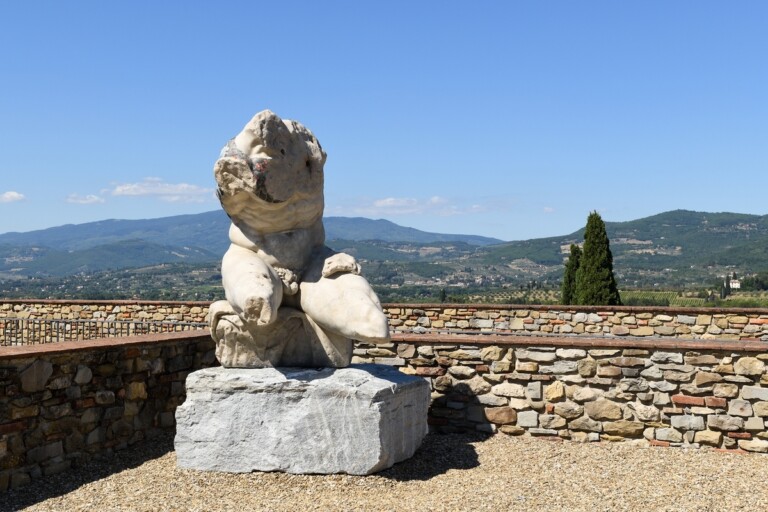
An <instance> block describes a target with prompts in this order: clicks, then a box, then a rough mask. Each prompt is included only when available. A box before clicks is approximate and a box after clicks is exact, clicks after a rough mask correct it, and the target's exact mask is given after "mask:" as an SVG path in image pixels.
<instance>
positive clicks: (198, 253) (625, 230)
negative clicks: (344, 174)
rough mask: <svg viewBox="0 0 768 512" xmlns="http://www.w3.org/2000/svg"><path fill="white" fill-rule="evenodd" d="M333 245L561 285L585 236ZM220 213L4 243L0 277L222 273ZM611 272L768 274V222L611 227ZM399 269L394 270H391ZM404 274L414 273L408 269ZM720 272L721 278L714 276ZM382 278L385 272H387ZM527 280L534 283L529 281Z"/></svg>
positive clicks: (665, 276) (716, 216)
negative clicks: (567, 262)
mask: <svg viewBox="0 0 768 512" xmlns="http://www.w3.org/2000/svg"><path fill="white" fill-rule="evenodd" d="M324 222H325V228H326V239H327V242H328V245H330V246H331V247H333V248H334V249H337V250H344V251H347V252H350V253H351V254H354V255H355V256H356V257H358V258H359V259H365V260H368V261H369V262H370V261H380V262H399V263H397V265H400V266H397V267H396V268H395V266H393V267H392V268H391V269H384V270H386V271H387V272H390V271H391V272H405V273H409V272H410V273H412V274H413V275H415V276H419V275H435V273H436V272H437V271H438V270H439V272H441V273H442V275H449V274H451V273H453V272H466V271H467V269H475V271H476V273H478V272H482V273H485V274H487V273H492V272H495V271H497V270H499V271H500V270H504V272H503V273H505V274H507V275H508V276H516V278H518V279H519V278H522V277H525V276H526V275H529V274H530V276H531V277H535V278H537V279H538V278H549V279H554V280H557V279H558V278H559V275H560V274H561V273H562V264H563V260H564V258H565V257H567V254H568V252H569V246H570V244H571V243H579V242H581V241H582V240H583V235H584V233H583V229H582V230H579V231H576V232H574V233H571V234H568V235H564V236H559V237H550V238H539V239H532V240H524V241H514V242H502V241H501V240H497V239H493V238H486V237H480V236H474V235H450V234H440V233H428V232H424V231H419V230H416V229H413V228H408V227H403V226H399V225H397V224H394V223H392V222H389V221H386V220H371V219H365V218H346V217H327V218H325V219H324ZM228 226H229V219H228V218H227V216H226V215H225V214H224V213H223V211H220V210H218V211H212V212H207V213H201V214H196V215H180V216H174V217H164V218H159V219H148V220H105V221H100V222H90V223H87V224H78V225H66V226H59V227H55V228H49V229H44V230H39V231H31V232H27V233H5V234H2V235H0V277H2V276H6V277H8V276H14V275H15V276H25V275H27V276H35V275H37V276H45V275H51V276H64V275H71V274H75V273H80V272H85V273H91V272H97V271H101V270H110V269H111V270H117V269H122V268H131V267H144V266H149V265H157V264H160V263H200V264H217V263H218V262H219V261H220V259H221V256H222V254H223V253H224V251H225V250H226V248H227V246H228V245H229V241H228V238H227V229H228ZM606 228H607V231H608V235H609V238H610V240H611V248H612V251H613V255H614V267H615V269H616V271H617V274H618V277H619V278H620V280H623V281H624V282H625V283H630V284H632V283H635V284H637V283H639V282H640V283H646V282H651V283H655V282H662V283H664V284H670V283H671V284H675V283H678V282H684V281H686V280H688V281H690V280H695V281H705V280H707V279H710V278H711V277H712V276H713V275H715V274H717V272H722V269H723V268H732V269H735V270H738V271H739V272H740V273H744V272H750V271H765V270H768V216H759V215H747V214H737V213H704V212H693V211H686V210H675V211H671V212H666V213H661V214H658V215H654V216H651V217H647V218H644V219H639V220H634V221H630V222H607V223H606ZM393 265H394V263H393ZM402 265H411V266H410V267H407V266H402ZM713 269H719V270H713ZM384 270H382V271H384ZM526 272H528V273H529V274H526Z"/></svg>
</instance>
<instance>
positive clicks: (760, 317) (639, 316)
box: [384, 304, 768, 341]
mask: <svg viewBox="0 0 768 512" xmlns="http://www.w3.org/2000/svg"><path fill="white" fill-rule="evenodd" d="M384 311H385V313H386V314H387V316H388V317H389V321H390V326H391V327H392V329H393V330H394V331H395V332H427V331H453V332H455V331H463V332H482V333H502V334H504V333H506V334H523V335H526V334H529V335H530V334H538V335H561V336H562V335H567V336H612V337H613V336H615V337H622V336H629V337H641V338H642V337H660V338H687V339H726V340H738V339H751V340H758V339H759V340H763V341H768V309H715V308H661V307H659V308H654V307H629V306H624V307H622V306H613V307H605V306H602V307H595V306H517V305H486V304H475V305H463V304H462V305H450V304H424V305H413V304H384Z"/></svg>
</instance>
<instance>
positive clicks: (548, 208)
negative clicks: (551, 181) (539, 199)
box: [544, 206, 555, 213]
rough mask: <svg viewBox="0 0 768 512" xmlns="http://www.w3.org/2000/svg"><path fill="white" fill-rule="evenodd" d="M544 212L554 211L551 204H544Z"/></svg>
mask: <svg viewBox="0 0 768 512" xmlns="http://www.w3.org/2000/svg"><path fill="white" fill-rule="evenodd" d="M544 213H555V209H554V208H552V207H551V206H545V207H544Z"/></svg>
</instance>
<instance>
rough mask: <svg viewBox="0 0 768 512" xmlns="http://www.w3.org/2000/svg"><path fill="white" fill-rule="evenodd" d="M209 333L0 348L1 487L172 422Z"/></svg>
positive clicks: (204, 357) (208, 347) (205, 362)
mask: <svg viewBox="0 0 768 512" xmlns="http://www.w3.org/2000/svg"><path fill="white" fill-rule="evenodd" d="M214 364H216V361H215V358H214V344H213V341H212V340H211V339H210V336H208V334H207V333H203V334H202V335H196V336H192V335H190V334H183V335H182V336H179V335H170V334H167V335H163V336H147V337H144V338H143V339H142V338H133V339H132V340H130V341H129V342H127V341H126V339H122V340H99V341H93V342H68V343H58V344H51V345H46V346H35V347H20V348H4V349H0V490H6V489H8V488H16V487H19V486H21V485H24V484H26V483H28V482H30V481H31V480H33V479H35V478H39V477H41V476H45V475H52V474H55V473H59V472H62V471H67V470H68V469H70V468H72V467H76V466H80V465H83V464H86V463H87V462H88V460H90V459H91V458H93V457H97V456H101V455H103V454H104V453H109V452H112V451H113V450H120V449H124V448H127V447H128V446H130V445H133V444H135V443H138V442H142V441H143V440H145V439H148V438H150V437H152V436H153V435H156V434H157V433H158V432H159V431H161V430H163V429H173V428H174V425H175V419H174V412H175V410H176V407H177V406H178V405H180V404H181V403H182V402H183V401H184V399H185V390H184V380H185V379H186V377H187V375H188V374H189V373H190V372H191V371H192V370H195V369H199V368H204V367H207V366H211V365H214Z"/></svg>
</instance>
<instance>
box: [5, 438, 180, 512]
mask: <svg viewBox="0 0 768 512" xmlns="http://www.w3.org/2000/svg"><path fill="white" fill-rule="evenodd" d="M173 435H174V433H173V432H165V433H162V434H160V435H159V436H158V437H156V438H153V439H151V440H149V441H144V442H141V443H137V444H136V445H135V446H132V447H129V448H127V449H125V450H121V451H119V452H115V453H114V454H112V455H106V456H102V457H100V458H98V459H94V460H91V461H88V462H86V463H84V464H83V465H82V466H79V467H77V468H75V469H70V470H69V471H65V472H64V473H60V474H58V475H51V476H46V477H42V478H39V479H36V480H32V482H30V483H29V484H27V485H25V486H24V487H21V488H19V489H15V490H9V491H7V492H5V493H2V494H0V510H2V511H6V510H8V511H11V510H20V509H23V508H25V507H30V506H32V505H34V504H36V503H39V502H41V501H45V500H47V499H50V498H55V497H57V496H62V495H64V494H67V493H69V492H71V491H74V490H75V489H77V488H79V487H82V486H83V485H86V484H88V483H90V482H95V481H96V480H100V479H102V478H105V477H108V476H110V475H113V474H115V473H119V472H121V471H125V470H127V469H131V468H135V467H137V466H140V465H142V464H144V463H145V462H147V461H149V460H152V459H156V458H158V457H162V456H163V455H165V454H166V453H168V452H170V451H173Z"/></svg>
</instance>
